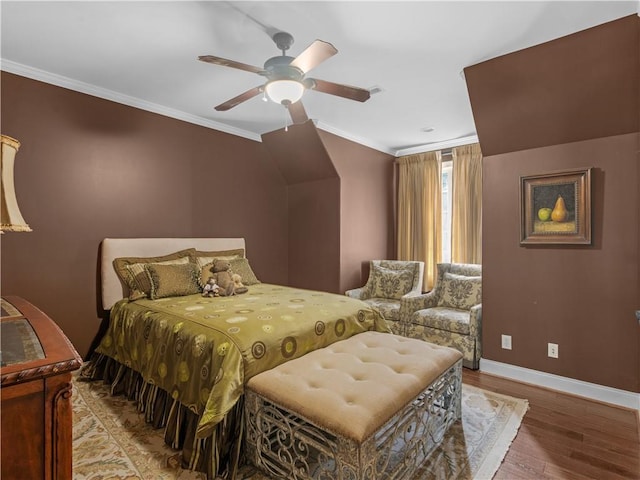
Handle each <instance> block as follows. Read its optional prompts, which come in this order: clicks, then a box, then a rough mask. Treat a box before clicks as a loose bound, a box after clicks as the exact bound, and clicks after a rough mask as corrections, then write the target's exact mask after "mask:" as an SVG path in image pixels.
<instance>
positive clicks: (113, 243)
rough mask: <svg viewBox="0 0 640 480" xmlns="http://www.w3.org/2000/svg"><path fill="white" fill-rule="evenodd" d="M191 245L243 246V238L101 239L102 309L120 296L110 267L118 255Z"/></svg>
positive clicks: (157, 252)
mask: <svg viewBox="0 0 640 480" xmlns="http://www.w3.org/2000/svg"><path fill="white" fill-rule="evenodd" d="M186 248H195V249H196V250H201V251H206V252H211V251H217V250H233V249H236V248H245V244H244V238H105V239H104V240H103V241H102V256H101V265H102V266H101V270H102V271H101V275H100V276H101V281H102V308H103V309H105V310H110V309H111V307H113V305H114V304H115V303H116V302H117V301H118V300H120V299H122V298H123V297H124V292H123V288H122V284H121V283H120V279H119V278H118V275H116V271H115V269H114V268H113V260H114V259H115V258H119V257H158V256H161V255H167V254H169V253H172V252H177V251H178V250H184V249H186Z"/></svg>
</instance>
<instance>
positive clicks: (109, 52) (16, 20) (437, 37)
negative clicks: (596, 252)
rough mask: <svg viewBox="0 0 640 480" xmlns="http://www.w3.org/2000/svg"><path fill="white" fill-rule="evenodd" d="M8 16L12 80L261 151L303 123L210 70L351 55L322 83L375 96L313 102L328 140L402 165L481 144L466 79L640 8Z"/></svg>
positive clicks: (404, 7)
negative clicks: (403, 159) (285, 37)
mask: <svg viewBox="0 0 640 480" xmlns="http://www.w3.org/2000/svg"><path fill="white" fill-rule="evenodd" d="M0 8H1V21H2V24H1V31H2V33H1V35H2V37H1V56H2V69H3V70H5V71H8V72H12V73H16V74H19V75H23V76H27V77H30V78H35V79H38V80H42V81H45V82H49V83H52V84H56V85H60V86H63V87H66V88H71V89H74V90H78V91H81V92H84V93H88V94H91V95H96V96H99V97H103V98H107V99H110V100H113V101H116V102H120V103H124V104H128V105H132V106H136V107H139V108H143V109H145V110H149V111H153V112H157V113H161V114H163V115H168V116H172V117H175V118H179V119H183V120H185V121H189V122H192V123H196V124H200V125H204V126H207V127H210V128H214V129H217V130H222V131H225V132H229V133H233V134H236V135H240V136H243V137H246V138H250V139H253V140H257V141H259V140H260V136H261V135H262V134H264V133H267V132H270V131H273V130H277V129H280V128H283V127H284V125H285V123H290V122H291V119H290V117H289V116H288V115H287V112H286V111H285V109H284V107H282V106H281V105H277V104H275V103H272V102H263V101H261V95H260V96H257V97H254V98H252V99H251V100H248V101H246V102H244V103H242V104H240V105H238V106H236V107H235V108H232V109H231V110H228V111H225V112H218V111H216V110H214V106H216V105H218V104H220V103H222V102H225V101H226V100H229V99H231V98H233V97H234V96H236V95H238V94H240V93H242V92H244V91H246V90H249V89H251V88H253V87H256V86H259V85H261V84H262V83H263V82H264V79H263V78H262V77H260V76H258V75H256V74H255V73H252V72H247V71H242V70H238V69H233V68H229V67H224V66H219V65H211V64H208V63H204V62H200V61H198V60H197V58H198V56H200V55H216V56H219V57H224V58H228V59H232V60H236V61H239V62H242V63H245V64H249V65H255V66H257V67H262V66H263V64H264V62H265V61H266V60H267V59H268V58H270V57H273V56H277V55H280V54H281V53H280V51H279V50H278V49H277V47H276V46H275V44H274V43H273V41H272V40H271V38H270V35H271V34H272V33H273V32H275V31H287V32H289V33H291V34H292V35H293V37H294V39H295V42H294V44H293V45H292V47H291V49H290V50H289V51H288V52H287V54H288V55H290V56H293V57H295V56H297V55H298V54H299V53H301V52H302V51H303V50H304V49H305V48H306V47H307V46H308V45H310V44H311V43H312V42H313V41H314V40H316V39H321V40H324V41H327V42H330V43H331V44H333V45H334V46H335V48H336V49H337V50H338V53H337V54H336V55H335V56H333V57H331V58H329V59H328V60H326V61H324V62H323V63H322V64H320V65H318V66H317V67H316V68H314V69H313V70H312V72H311V73H312V76H313V77H315V78H320V79H323V80H328V81H332V82H336V83H342V84H347V85H354V86H358V87H362V88H366V89H371V90H372V92H377V93H373V94H372V95H371V98H370V99H369V100H368V101H367V102H365V103H360V102H356V101H352V100H347V99H344V98H340V97H336V96H333V95H327V94H325V93H320V92H317V91H306V92H305V94H304V97H303V102H304V106H305V109H306V112H307V114H308V116H309V117H310V118H311V119H313V120H314V121H315V122H316V124H317V126H318V127H319V128H321V129H323V130H326V131H329V132H331V133H334V134H337V135H340V136H342V137H345V138H349V139H351V140H353V141H356V142H358V143H361V144H364V145H367V146H370V147H372V148H375V149H378V150H380V151H383V152H386V153H390V154H392V155H400V154H406V153H410V152H413V151H425V150H430V149H433V148H443V147H446V146H451V145H455V144H461V143H467V142H468V141H473V139H474V138H475V135H476V130H475V126H474V122H473V117H472V114H471V108H470V104H469V98H468V95H467V89H466V84H465V79H464V76H463V74H462V71H463V69H464V68H465V67H467V66H470V65H474V64H477V63H480V62H483V61H485V60H488V59H491V58H494V57H497V56H500V55H504V54H506V53H510V52H513V51H517V50H520V49H523V48H527V47H530V46H533V45H537V44H540V43H543V42H547V41H549V40H552V39H554V38H558V37H561V36H564V35H568V34H571V33H574V32H577V31H580V30H584V29H586V28H590V27H593V26H595V25H599V24H602V23H605V22H608V21H611V20H614V19H617V18H620V17H623V16H626V15H630V14H633V13H637V11H638V1H635V0H634V1H568V2H558V1H532V2H520V1H513V2H507V1H498V2H484V1H470V2H462V1H448V2H435V1H411V2H395V1H394V2H391V1H389V2H378V1H376V2H366V1H356V2H340V1H327V2H307V1H300V2H280V1H275V2H269V1H264V2H262V1H261V2H245V1H241V2H233V1H229V2H222V1H220V2H217V1H201V2H190V1H173V2H172V1H161V2H154V1H139V2H127V1H111V2H90V1H71V2H32V1H29V2H12V1H5V0H3V1H2V2H1V4H0Z"/></svg>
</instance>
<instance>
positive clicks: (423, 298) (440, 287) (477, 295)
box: [400, 263, 482, 370]
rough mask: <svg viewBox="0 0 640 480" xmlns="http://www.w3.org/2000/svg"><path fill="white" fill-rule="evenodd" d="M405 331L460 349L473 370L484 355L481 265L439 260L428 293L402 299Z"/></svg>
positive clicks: (466, 365) (464, 362) (423, 338)
mask: <svg viewBox="0 0 640 480" xmlns="http://www.w3.org/2000/svg"><path fill="white" fill-rule="evenodd" d="M400 316H401V321H402V323H403V327H404V334H405V335H406V336H407V337H410V338H419V339H421V340H426V341H427V342H431V343H436V344H438V345H445V346H448V347H453V348H456V349H458V350H460V351H461V352H462V354H463V360H462V364H463V365H464V366H465V367H467V368H472V369H474V370H476V369H478V368H479V367H480V356H481V355H482V266H481V265H475V264H462V263H439V264H438V277H437V278H436V283H435V286H434V288H433V290H431V291H430V292H429V293H426V294H424V295H419V296H412V297H410V298H403V299H402V306H401V311H400Z"/></svg>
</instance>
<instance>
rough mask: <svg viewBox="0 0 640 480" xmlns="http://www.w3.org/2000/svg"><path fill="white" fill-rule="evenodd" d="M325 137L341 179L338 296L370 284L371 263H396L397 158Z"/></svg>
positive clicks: (327, 135) (327, 147)
mask: <svg viewBox="0 0 640 480" xmlns="http://www.w3.org/2000/svg"><path fill="white" fill-rule="evenodd" d="M320 138H322V141H323V142H324V145H325V147H326V149H327V152H328V153H329V155H330V157H331V160H332V161H333V163H334V165H335V167H336V170H337V171H338V174H339V175H340V197H341V200H340V287H339V291H340V292H344V291H345V290H348V289H351V288H356V287H361V286H362V285H364V284H365V282H366V281H367V276H368V273H369V261H370V260H373V259H380V258H390V259H393V258H396V256H395V255H396V252H395V228H394V209H393V206H394V190H393V186H394V176H393V173H394V170H393V166H394V163H393V162H394V160H395V158H394V157H393V156H392V155H389V154H386V153H383V152H380V151H377V150H373V149H371V148H368V147H365V146H363V145H360V144H358V143H354V142H351V141H349V140H346V139H344V138H342V137H338V136H336V135H333V134H331V133H327V132H324V131H320ZM364 172H366V174H364Z"/></svg>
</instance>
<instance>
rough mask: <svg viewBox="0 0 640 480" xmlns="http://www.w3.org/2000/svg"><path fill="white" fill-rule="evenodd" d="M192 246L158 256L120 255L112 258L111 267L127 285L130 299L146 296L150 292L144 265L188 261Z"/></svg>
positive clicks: (193, 250)
mask: <svg viewBox="0 0 640 480" xmlns="http://www.w3.org/2000/svg"><path fill="white" fill-rule="evenodd" d="M195 251H196V250H195V249H194V248H188V249H186V250H180V251H178V252H174V253H170V254H168V255H163V256H160V257H120V258H116V259H114V260H113V268H114V269H115V271H116V274H117V275H118V278H120V281H121V282H122V283H123V285H125V286H126V287H127V290H128V291H127V292H126V293H127V295H129V299H130V300H137V299H139V298H143V297H145V296H148V295H149V293H150V292H151V284H150V283H149V277H148V276H147V274H146V272H145V270H144V266H145V265H146V264H148V263H159V264H165V265H171V264H176V263H177V264H184V263H188V262H189V259H190V255H191V254H192V253H193V252H195Z"/></svg>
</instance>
